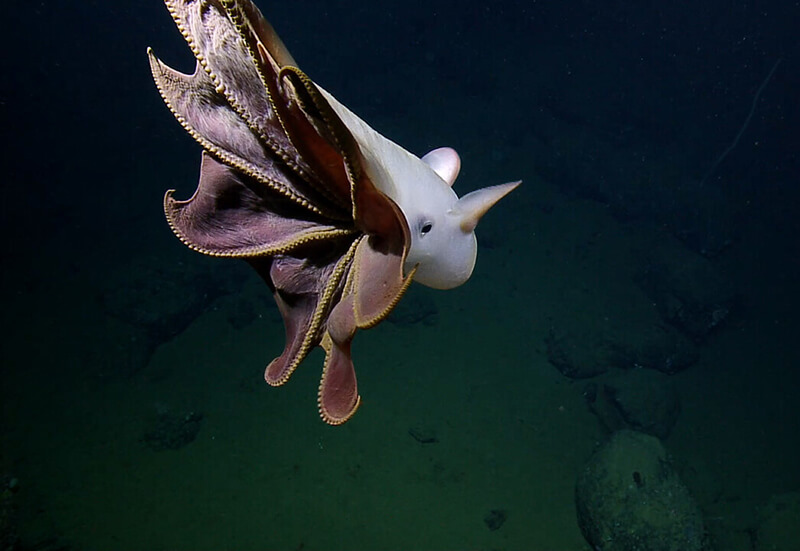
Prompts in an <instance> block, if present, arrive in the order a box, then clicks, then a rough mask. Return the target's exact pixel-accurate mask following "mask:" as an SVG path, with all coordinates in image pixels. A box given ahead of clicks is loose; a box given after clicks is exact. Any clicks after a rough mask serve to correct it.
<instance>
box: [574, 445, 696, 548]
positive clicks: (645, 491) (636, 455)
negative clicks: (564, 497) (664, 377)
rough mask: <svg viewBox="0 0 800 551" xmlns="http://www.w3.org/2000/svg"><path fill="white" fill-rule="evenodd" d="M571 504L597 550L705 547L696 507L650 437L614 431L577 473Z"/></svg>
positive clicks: (590, 541) (584, 533)
mask: <svg viewBox="0 0 800 551" xmlns="http://www.w3.org/2000/svg"><path fill="white" fill-rule="evenodd" d="M575 503H576V507H577V513H578V525H579V526H580V529H581V532H582V533H583V536H584V537H585V538H586V541H587V542H589V544H590V545H591V546H592V548H593V549H595V550H596V551H708V550H709V549H710V544H709V541H708V536H707V534H706V530H705V527H704V524H703V519H702V515H701V514H700V510H699V509H698V507H697V504H696V503H695V501H694V499H693V498H692V496H691V495H690V493H689V490H688V489H687V488H686V486H685V485H684V484H683V483H682V482H681V480H680V477H679V476H678V474H677V472H675V470H674V469H673V468H672V466H671V464H670V462H669V460H668V458H667V453H666V451H665V450H664V447H663V446H662V444H661V441H660V440H658V438H655V437H654V436H650V435H647V434H643V433H640V432H635V431H631V430H621V431H618V432H616V433H614V434H613V435H612V436H611V438H610V440H609V441H608V442H607V443H606V444H605V445H603V446H602V447H601V448H600V449H599V450H598V451H597V452H595V454H594V455H593V456H592V457H591V459H590V460H589V462H588V464H587V465H586V467H585V468H584V469H583V472H581V474H580V475H579V477H578V481H577V484H576V486H575Z"/></svg>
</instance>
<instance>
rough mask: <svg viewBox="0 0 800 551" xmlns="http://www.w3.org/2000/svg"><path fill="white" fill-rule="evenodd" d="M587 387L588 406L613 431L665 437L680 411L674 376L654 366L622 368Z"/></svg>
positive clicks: (585, 392)
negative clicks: (629, 431)
mask: <svg viewBox="0 0 800 551" xmlns="http://www.w3.org/2000/svg"><path fill="white" fill-rule="evenodd" d="M590 385H593V386H587V388H586V390H585V391H584V396H585V397H586V400H587V403H588V405H589V410H590V411H591V412H592V413H594V414H595V415H596V416H597V418H598V419H599V420H600V422H601V423H602V424H603V426H604V427H606V429H608V430H609V431H610V432H614V431H616V430H620V429H626V428H627V429H633V430H637V431H639V432H644V433H647V434H651V435H653V436H657V437H658V438H666V437H667V436H669V433H670V432H671V431H672V427H674V426H675V423H676V421H677V420H678V414H679V413H680V402H679V400H678V393H677V391H676V390H675V385H673V384H672V380H671V379H670V378H669V377H668V376H667V375H664V374H663V373H660V372H658V371H654V370H652V369H630V370H625V371H619V372H618V373H615V374H614V375H611V376H610V377H608V378H606V379H605V381H602V382H597V383H594V382H593V383H590Z"/></svg>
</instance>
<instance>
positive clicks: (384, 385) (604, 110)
mask: <svg viewBox="0 0 800 551" xmlns="http://www.w3.org/2000/svg"><path fill="white" fill-rule="evenodd" d="M259 7H260V8H261V10H262V12H263V13H264V14H265V15H266V17H267V18H268V19H269V20H270V21H271V22H272V24H273V26H274V27H275V28H276V30H277V31H278V33H279V34H280V35H281V37H282V38H283V40H284V42H285V43H286V45H287V47H288V48H289V50H290V51H291V52H292V54H293V55H294V57H295V59H296V60H297V62H298V64H299V65H300V67H301V68H302V69H303V70H304V71H305V72H306V73H307V74H308V75H309V76H310V77H311V78H312V79H314V81H316V82H318V83H319V84H321V85H322V86H324V87H325V88H326V89H327V90H329V91H330V92H332V93H333V94H334V95H335V96H336V97H337V98H338V99H339V100H340V101H341V102H342V103H344V104H345V105H347V106H348V107H349V108H350V109H352V110H353V111H354V112H356V113H357V114H359V115H360V116H361V117H362V118H363V119H365V120H366V121H367V122H369V123H370V124H371V125H372V126H373V127H375V128H376V129H377V130H379V131H380V132H381V133H383V134H384V135H386V136H388V137H390V138H391V139H392V140H394V141H396V142H398V143H399V144H401V145H403V146H404V147H405V148H407V149H408V150H410V151H412V152H414V153H415V154H418V155H422V154H424V153H425V152H427V151H428V150H430V149H433V148H435V147H439V146H443V145H447V146H451V147H454V148H455V149H456V150H458V151H459V153H460V154H461V158H462V162H463V169H462V173H461V176H460V178H459V180H458V182H457V183H456V187H455V189H456V191H457V192H458V193H459V194H460V195H461V194H463V193H465V192H467V191H471V190H473V189H476V188H479V187H483V186H487V185H492V184H497V183H502V182H507V181H512V180H517V179H522V180H523V182H524V183H523V186H522V187H521V188H520V189H518V190H516V191H515V192H514V193H513V194H512V195H511V196H509V198H507V199H504V200H503V202H502V203H501V204H500V205H499V206H498V207H496V212H495V211H492V212H490V214H488V215H487V217H486V219H485V220H484V221H482V222H481V225H480V226H479V227H478V230H477V235H478V239H479V243H480V245H481V247H480V250H479V254H478V265H477V268H476V272H475V274H474V275H473V278H472V280H471V281H470V282H468V283H467V284H466V285H465V286H463V287H461V288H459V289H456V290H452V291H447V292H438V291H431V290H429V289H426V288H423V287H422V286H420V285H414V286H412V287H411V289H410V290H409V292H408V295H407V296H406V297H404V299H403V301H402V302H401V304H400V306H399V307H398V311H397V312H396V315H395V317H393V318H392V319H390V320H388V321H387V322H385V323H383V324H381V326H380V327H378V328H376V329H374V330H370V331H363V332H362V333H363V334H359V335H358V338H357V343H356V348H355V351H354V355H355V356H356V366H357V370H358V374H359V384H360V390H361V393H362V395H363V397H364V405H363V406H362V408H361V410H359V412H358V413H357V414H356V416H355V418H354V419H353V420H352V421H350V422H348V423H347V424H346V425H344V426H343V427H339V428H329V427H327V426H325V425H324V424H323V423H322V422H321V421H319V419H318V418H317V416H316V411H315V409H316V406H315V401H314V398H315V395H316V394H315V393H316V388H317V380H318V378H319V374H320V367H321V364H322V356H321V354H319V353H315V354H312V356H311V357H310V358H309V359H308V360H307V361H306V362H305V363H304V364H303V365H302V366H301V368H300V369H299V370H298V371H297V373H296V374H295V375H294V376H293V378H292V380H291V381H290V382H289V383H288V384H287V385H286V386H284V387H281V388H278V389H274V388H270V387H268V386H267V385H266V384H265V383H264V382H263V381H262V379H261V373H262V370H263V368H264V367H265V366H266V364H267V363H268V362H269V361H270V359H271V358H272V357H273V356H275V355H276V354H278V353H279V352H280V350H281V348H282V343H283V336H284V334H283V328H282V325H281V321H280V315H279V313H278V312H277V310H276V309H275V306H274V305H273V302H272V297H271V294H270V292H269V289H268V288H267V287H266V286H265V285H264V284H263V282H262V281H260V280H259V279H258V278H257V276H256V275H255V274H254V273H251V271H250V269H249V268H248V267H247V266H246V265H245V264H244V263H239V262H237V261H235V260H227V259H214V258H208V257H204V256H202V255H199V254H196V253H194V252H192V251H190V250H189V249H187V248H186V247H184V246H183V245H182V244H181V243H180V242H179V241H178V240H177V239H175V237H174V236H173V235H172V232H171V231H170V229H169V227H168V226H167V224H166V223H165V220H164V216H163V213H162V197H163V193H164V191H165V190H166V189H170V188H174V189H176V190H177V192H176V196H177V197H179V198H188V197H189V196H190V195H191V193H192V192H193V190H194V189H195V186H196V183H197V175H198V171H199V159H200V151H201V148H200V146H199V145H197V144H196V143H195V142H194V141H193V140H192V139H191V138H190V137H189V136H188V135H186V133H185V132H184V130H183V129H182V128H181V127H180V125H179V124H177V123H176V122H175V120H174V118H173V117H172V115H171V114H170V113H169V111H168V110H167V109H166V108H165V107H164V104H163V101H162V100H161V98H160V97H159V94H158V92H157V90H156V88H155V86H154V85H153V81H152V78H151V75H150V71H149V67H148V63H147V56H146V53H145V52H146V48H147V47H148V46H152V47H153V48H154V50H155V51H156V53H157V54H158V56H159V57H160V58H161V59H163V60H164V61H165V62H166V63H168V64H169V65H171V66H173V67H175V68H178V69H180V70H182V71H186V72H191V70H192V68H193V66H194V60H193V57H192V54H191V52H190V50H189V49H188V48H187V47H186V43H185V41H184V40H183V38H182V37H181V36H180V33H178V32H177V30H176V29H175V26H174V24H173V23H172V21H171V19H170V17H169V14H168V13H167V11H166V9H165V8H164V6H163V5H162V4H161V3H160V2H158V1H157V0H148V1H145V2H110V3H109V2H79V3H64V2H30V3H23V4H20V5H15V6H14V7H13V9H6V10H5V13H4V15H3V17H2V27H1V29H2V36H3V38H4V44H5V49H4V54H3V55H2V56H0V68H2V74H3V79H2V84H0V124H1V125H2V128H3V148H2V153H3V156H2V160H3V178H2V185H3V191H4V200H3V201H2V205H0V213H1V214H0V224H2V231H3V235H4V236H5V238H4V239H3V240H2V257H3V269H2V300H3V307H2V309H0V310H1V311H2V330H3V340H2V349H1V350H2V357H0V373H2V385H0V392H2V397H0V401H2V404H3V407H2V425H1V428H2V430H1V432H2V447H0V477H2V478H1V479H0V481H1V482H2V484H3V486H2V488H1V489H2V492H3V493H2V510H0V530H2V533H1V534H0V536H1V537H2V543H3V545H4V549H21V550H24V549H45V550H56V549H70V550H83V549H118V550H127V549H131V550H137V549H170V550H172V549H193V550H197V549H269V550H272V549H275V550H284V549H287V550H288V549H294V550H296V549H319V550H334V549H342V550H360V549H387V550H394V549H398V550H399V549H430V550H434V549H450V550H451V549H487V550H488V549H508V550H517V549H519V550H525V549H571V550H586V549H589V548H590V547H589V546H588V545H589V544H588V543H587V542H586V540H585V539H584V536H583V534H582V532H581V527H580V526H579V523H578V519H577V518H576V513H575V495H574V485H575V481H576V479H577V477H578V474H579V473H580V472H582V470H583V468H584V465H586V464H587V461H589V460H590V457H591V456H592V454H593V452H594V451H595V450H596V449H598V447H600V446H602V445H603V443H604V442H606V441H607V439H608V436H609V435H610V434H611V433H613V432H614V431H616V430H618V429H622V428H629V429H634V430H637V431H640V432H645V433H650V434H654V435H656V436H657V437H659V439H660V440H661V442H662V443H663V445H664V448H665V450H666V453H667V454H668V456H669V461H670V464H671V465H672V466H673V467H674V469H675V471H676V472H677V473H678V474H679V475H680V478H681V480H682V483H683V484H684V485H685V487H686V488H687V489H688V492H689V493H690V494H691V496H692V499H693V500H694V502H695V503H696V504H697V507H698V510H699V511H700V513H701V514H702V516H703V519H704V521H703V523H704V524H703V525H704V530H705V536H704V537H705V540H704V542H705V543H704V544H706V545H711V546H713V548H715V549H724V550H727V549H731V550H739V549H759V550H760V549H779V550H789V549H794V550H796V549H797V548H798V547H797V545H798V544H797V542H798V541H800V535H798V534H797V533H796V530H797V526H800V520H798V519H800V499H798V497H797V496H798V494H797V492H800V470H798V469H797V468H796V464H797V457H798V453H800V437H799V436H798V435H800V411H798V403H800V400H798V397H799V394H800V391H798V388H800V380H799V379H798V369H797V366H798V365H800V350H798V347H797V335H798V334H800V322H798V320H797V315H796V313H797V311H798V309H800V292H798V285H797V282H798V281H800V246H799V245H798V244H799V243H800V240H799V239H798V236H800V187H799V186H798V183H799V182H800V137H799V136H800V134H799V133H798V128H800V101H798V98H800V77H799V76H798V75H800V70H799V69H798V62H799V60H800V57H799V56H798V54H799V53H800V52H798V45H797V39H796V34H797V29H798V25H799V24H800V5H799V4H798V3H797V2H788V1H783V2H771V3H753V2H734V3H730V2H728V3H724V2H705V3H702V5H698V3H696V2H673V3H653V4H648V5H639V4H637V3H630V2H618V1H614V2H610V3H608V2H607V3H599V2H588V1H587V2H566V3H565V2H560V3H559V2H555V3H554V2H493V3H486V4H469V5H467V4H465V3H463V2H451V1H434V2H429V3H421V2H399V1H397V2H395V1H384V2H379V3H373V4H370V3H364V2H352V1H344V2H337V3H330V2H318V1H308V2H294V3H285V4H275V5H271V4H270V3H268V2H261V3H260V4H259ZM640 372H644V373H645V374H646V376H645V377H644V378H642V377H640V375H639V373H640ZM651 393H653V394H651ZM649 396H654V397H655V398H653V399H649V398H647V397H649ZM643 397H644V398H643ZM657 400H665V401H666V403H667V404H668V405H667V406H665V407H664V408H661V409H658V408H653V407H648V404H651V405H652V403H654V402H655V401H657ZM641 402H644V405H642V403H641ZM659 403H660V402H659ZM636 472H637V473H638V472H639V471H636ZM632 480H636V479H635V477H634V478H633V479H632ZM639 484H640V483H639V482H636V485H637V486H638V485H639ZM676 522H677V521H676ZM792 530H794V532H793V531H792ZM584 533H585V531H584ZM687 533H688V532H687ZM691 534H692V539H693V541H700V536H699V535H698V534H697V532H696V531H694V529H692V531H691ZM793 538H797V539H793ZM593 544H594V545H595V546H597V544H596V543H593ZM598 548H603V549H628V548H630V549H633V548H634V547H611V546H610V544H608V546H607V547H598ZM664 548H665V549H666V548H668V547H664Z"/></svg>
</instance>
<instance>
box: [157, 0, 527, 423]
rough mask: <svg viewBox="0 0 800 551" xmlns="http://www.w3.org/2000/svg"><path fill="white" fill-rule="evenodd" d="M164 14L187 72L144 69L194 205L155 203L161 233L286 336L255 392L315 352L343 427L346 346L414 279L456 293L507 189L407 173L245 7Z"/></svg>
mask: <svg viewBox="0 0 800 551" xmlns="http://www.w3.org/2000/svg"><path fill="white" fill-rule="evenodd" d="M166 5H167V8H168V9H169V13H170V14H171V15H172V18H173V19H174V20H175V23H176V24H177V26H178V29H179V30H180V32H181V33H182V34H183V36H184V38H185V39H186V41H187V43H188V44H189V46H190V48H191V49H192V52H193V53H194V55H195V58H196V59H197V64H196V67H195V70H194V73H193V74H191V75H188V74H183V73H180V72H178V71H176V70H174V69H171V68H170V67H168V66H167V65H165V64H164V63H162V62H161V61H160V60H159V59H158V58H156V56H155V55H154V54H153V52H152V50H150V49H148V56H149V58H150V67H151V69H152V72H153V77H154V78H155V82H156V85H157V86H158V90H159V92H160V93H161V96H162V97H163V98H164V101H165V102H166V104H167V106H168V107H169V109H170V111H172V113H173V114H174V115H175V117H176V118H177V119H178V121H179V122H180V123H181V125H182V126H183V128H184V129H186V131H187V132H189V134H191V136H192V137H193V138H194V139H195V140H197V141H198V142H199V143H200V145H201V146H202V147H203V154H202V162H201V165H200V181H199V183H198V186H197V190H196V191H195V193H194V195H193V196H192V197H191V198H190V199H188V200H185V201H179V200H176V199H175V198H174V197H173V194H174V190H169V191H167V193H166V196H165V197H164V211H165V213H166V217H167V221H168V222H169V225H170V227H171V228H172V230H173V231H174V232H175V235H177V236H178V238H179V239H180V240H181V241H182V242H183V243H184V244H186V245H187V246H188V247H190V248H191V249H193V250H195V251H198V252H201V253H204V254H207V255H212V256H222V257H235V258H242V259H245V260H246V261H247V262H248V263H250V265H251V266H253V268H254V269H255V270H256V271H257V272H258V274H259V275H260V276H261V277H262V278H263V279H264V280H265V281H266V283H267V285H269V287H270V289H271V290H272V292H273V295H274V298H275V302H276V303H277V305H278V308H279V310H280V313H281V315H282V317H283V321H284V325H285V330H286V345H285V348H284V350H283V353H282V354H281V355H280V356H278V357H277V358H275V359H274V360H272V362H271V363H270V364H269V365H268V366H267V369H266V373H265V379H266V381H267V382H268V383H269V384H270V385H273V386H278V385H282V384H284V383H285V382H286V381H287V380H288V379H289V377H290V376H291V374H292V372H294V370H295V369H296V368H297V366H298V365H299V364H300V362H302V361H303V359H304V358H305V357H306V356H307V355H308V353H309V352H310V351H311V350H312V349H313V348H314V347H315V346H317V345H319V346H321V347H322V348H323V349H324V351H325V365H324V367H323V370H322V379H321V382H320V385H319V393H318V405H319V412H320V415H321V416H322V419H323V420H324V421H325V422H327V423H330V424H332V425H339V424H341V423H344V422H345V421H347V420H348V419H350V418H351V417H352V416H353V414H354V413H355V411H356V409H357V408H358V406H359V404H360V402H361V397H360V396H359V394H358V388H357V384H356V376H355V370H354V368H353V362H352V359H351V355H350V349H351V342H352V340H353V336H354V335H355V333H356V331H357V330H358V329H367V328H370V327H373V326H375V325H376V324H378V323H380V322H381V321H382V320H383V319H385V318H386V316H387V315H388V314H389V313H390V312H391V311H392V309H393V308H394V307H395V305H396V304H397V302H398V301H399V300H400V298H401V297H402V295H403V293H404V292H405V291H406V289H407V288H408V286H409V284H410V283H411V281H412V279H413V280H416V281H418V282H420V283H422V284H424V285H428V286H430V287H434V288H437V289H449V288H452V287H456V286H458V285H461V284H462V283H464V282H465V281H466V280H467V279H468V278H469V277H470V275H471V274H472V270H473V267H474V266H475V257H476V254H477V241H476V239H475V233H474V230H475V226H476V225H477V223H478V220H479V219H480V218H481V216H483V214H484V213H486V211H487V210H488V209H489V208H490V207H491V206H492V205H494V204H495V203H496V202H497V201H499V200H500V199H501V198H502V197H503V196H505V195H506V194H507V193H509V192H510V191H511V190H513V189H514V188H515V187H516V186H517V185H519V182H513V183H508V184H502V185H498V186H493V187H487V188H484V189H480V190H477V191H473V192H472V193H468V194H467V195H465V196H464V197H462V198H460V199H459V198H458V196H457V195H456V193H455V192H454V191H453V189H452V185H453V182H454V181H455V179H456V176H457V175H458V172H459V169H460V165H461V162H460V160H459V157H458V155H457V154H456V152H455V151H454V150H452V149H449V148H441V149H436V150H434V151H431V152H430V153H428V154H427V155H425V156H424V157H422V158H421V159H420V158H419V157H416V156H415V155H413V154H411V153H409V152H408V151H406V150H405V149H403V148H402V147H400V146H399V145H397V144H396V143H394V142H392V141H390V140H388V139H387V138H385V137H383V136H382V135H381V134H379V133H377V132H376V131H375V130H373V129H372V128H370V127H369V126H368V125H367V124H366V123H365V122H364V121H362V120H361V119H360V118H358V117H357V116H356V115H355V114H353V113H352V112H351V111H350V110H348V109H347V108H346V107H345V106H343V105H342V104H341V103H339V102H338V101H337V100H336V99H335V98H334V97H333V96H332V95H331V94H329V93H328V92H326V91H325V90H324V89H323V88H322V87H320V86H319V85H317V84H316V83H315V82H313V81H312V80H311V79H310V78H309V77H308V76H306V74H305V73H303V72H302V71H301V70H300V69H298V68H297V64H296V63H295V61H294V60H293V59H292V56H291V55H290V54H289V52H288V51H287V50H286V47H285V46H284V45H283V43H282V42H281V40H280V38H278V36H277V34H276V33H275V31H274V30H273V28H272V27H271V26H270V24H269V23H268V22H267V21H266V19H264V17H263V16H262V15H261V12H260V11H259V10H258V8H257V7H256V6H255V5H254V4H253V3H252V2H250V1H249V0H166Z"/></svg>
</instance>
